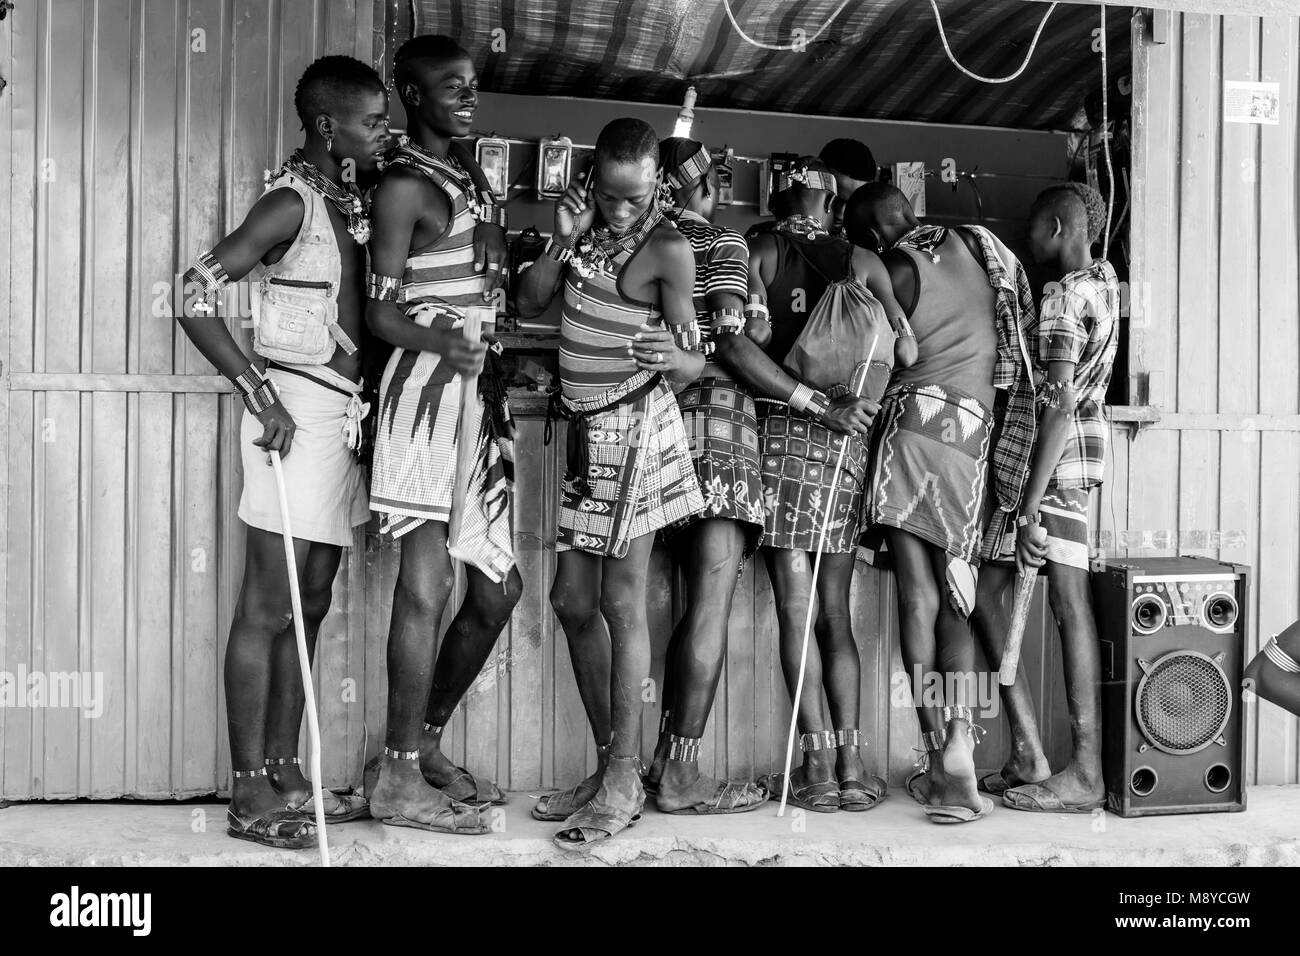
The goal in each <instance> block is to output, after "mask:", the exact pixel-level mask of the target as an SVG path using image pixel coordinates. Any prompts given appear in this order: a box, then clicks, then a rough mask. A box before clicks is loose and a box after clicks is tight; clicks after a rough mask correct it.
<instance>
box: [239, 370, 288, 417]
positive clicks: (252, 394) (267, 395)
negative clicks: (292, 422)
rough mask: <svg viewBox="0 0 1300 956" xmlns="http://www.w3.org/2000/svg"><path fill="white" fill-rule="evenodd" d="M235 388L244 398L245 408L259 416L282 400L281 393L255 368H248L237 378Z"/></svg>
mask: <svg viewBox="0 0 1300 956" xmlns="http://www.w3.org/2000/svg"><path fill="white" fill-rule="evenodd" d="M235 388H237V389H239V391H240V394H241V395H242V396H243V398H244V406H245V407H246V408H247V409H248V410H249V411H250V412H252V413H253V414H254V415H259V414H261V413H262V412H264V411H266V410H267V409H268V408H270V407H271V406H272V405H274V404H275V403H276V402H278V401H279V400H280V392H279V391H278V390H277V389H276V387H275V383H274V382H272V381H271V380H270V379H269V378H262V376H261V375H259V374H258V373H257V370H256V369H254V368H253V366H251V365H250V366H248V368H246V369H244V370H243V371H242V372H240V373H239V375H237V376H236V377H235Z"/></svg>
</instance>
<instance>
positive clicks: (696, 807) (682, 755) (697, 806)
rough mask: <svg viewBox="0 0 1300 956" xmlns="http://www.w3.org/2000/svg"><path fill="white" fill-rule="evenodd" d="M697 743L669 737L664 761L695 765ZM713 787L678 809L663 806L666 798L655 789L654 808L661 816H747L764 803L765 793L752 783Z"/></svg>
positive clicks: (721, 782) (696, 739)
mask: <svg viewBox="0 0 1300 956" xmlns="http://www.w3.org/2000/svg"><path fill="white" fill-rule="evenodd" d="M700 740H701V738H699V737H678V736H677V735H676V734H669V735H668V759H669V760H675V761H677V762H678V763H690V764H698V763H699V761H700ZM702 779H704V780H705V781H708V779H709V778H708V777H702ZM699 782H700V781H699V779H697V780H696V782H695V784H694V785H693V786H698V785H699ZM713 783H714V789H713V794H712V795H711V796H709V797H707V798H705V799H701V800H696V801H694V802H691V803H687V804H684V805H683V806H678V807H673V806H671V804H670V805H668V806H665V800H666V799H668V798H666V797H665V795H664V792H663V789H662V788H660V787H657V788H656V790H655V795H654V796H655V801H656V805H657V806H658V807H659V809H660V811H662V812H663V813H674V814H682V815H696V816H711V815H714V814H722V813H747V812H749V811H750V810H757V809H758V808H759V807H761V806H762V805H763V804H765V803H766V802H767V798H768V793H767V790H766V789H765V788H764V787H761V786H759V785H758V784H756V783H747V782H744V783H742V782H739V781H733V780H715V781H713ZM643 785H644V783H643Z"/></svg>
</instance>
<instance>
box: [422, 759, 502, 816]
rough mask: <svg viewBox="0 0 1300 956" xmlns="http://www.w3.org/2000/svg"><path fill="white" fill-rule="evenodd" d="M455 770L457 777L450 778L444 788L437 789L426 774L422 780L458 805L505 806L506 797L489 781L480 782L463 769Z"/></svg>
mask: <svg viewBox="0 0 1300 956" xmlns="http://www.w3.org/2000/svg"><path fill="white" fill-rule="evenodd" d="M456 770H457V771H458V773H457V775H456V776H455V777H452V779H451V782H450V783H448V784H446V785H445V786H441V787H439V786H438V784H437V783H435V782H434V781H433V780H430V779H429V776H428V775H427V774H426V775H425V777H424V779H425V780H426V781H428V783H429V786H431V787H437V788H438V789H439V790H441V791H442V792H443V793H445V794H446V795H447V796H449V797H451V798H452V799H453V800H455V801H457V802H458V803H471V804H483V805H486V806H494V807H502V806H505V803H506V795H505V794H504V793H502V792H501V788H500V787H498V786H497V785H496V784H495V783H493V782H492V781H491V780H488V781H480V780H479V779H478V778H477V777H475V776H474V775H473V774H472V773H470V772H469V771H468V770H466V769H465V768H464V767H457V768H456Z"/></svg>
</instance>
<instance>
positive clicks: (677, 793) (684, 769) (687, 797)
mask: <svg viewBox="0 0 1300 956" xmlns="http://www.w3.org/2000/svg"><path fill="white" fill-rule="evenodd" d="M767 797H768V795H767V792H766V791H765V790H764V789H763V788H762V787H760V786H758V785H756V784H752V783H748V782H739V781H735V782H733V781H729V780H716V779H714V778H713V777H710V776H708V775H707V774H702V773H700V765H699V764H698V763H686V762H683V761H680V760H669V761H666V762H665V764H664V771H663V776H662V778H661V779H660V781H659V795H658V797H657V798H656V805H657V806H658V807H659V809H660V810H662V811H664V812H665V813H674V812H676V811H678V810H685V809H688V808H690V807H694V806H699V805H703V806H705V807H706V808H714V807H715V805H716V808H715V809H713V810H712V812H714V813H724V812H733V813H735V812H739V811H741V810H745V809H752V808H754V807H759V806H762V805H763V804H764V803H765V802H766V801H767ZM702 812H709V810H704V811H702Z"/></svg>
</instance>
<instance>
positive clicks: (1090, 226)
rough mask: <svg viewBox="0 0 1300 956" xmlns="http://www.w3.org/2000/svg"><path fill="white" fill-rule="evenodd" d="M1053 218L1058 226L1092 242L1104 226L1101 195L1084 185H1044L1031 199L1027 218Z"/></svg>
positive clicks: (1104, 218) (1104, 216) (1104, 215)
mask: <svg viewBox="0 0 1300 956" xmlns="http://www.w3.org/2000/svg"><path fill="white" fill-rule="evenodd" d="M1040 215H1050V216H1056V217H1057V218H1058V219H1060V220H1061V223H1062V225H1064V226H1066V227H1067V228H1069V229H1077V230H1078V231H1079V232H1081V233H1083V234H1084V235H1086V236H1087V237H1088V242H1090V243H1092V242H1096V241H1097V239H1098V237H1099V236H1100V235H1101V231H1102V229H1104V228H1105V226H1106V203H1105V201H1104V200H1103V199H1102V198H1101V193H1099V192H1098V191H1097V190H1095V189H1093V188H1092V187H1091V186H1089V185H1087V184H1086V183H1075V182H1070V183H1059V184H1057V185H1055V186H1048V187H1047V188H1046V189H1044V190H1043V191H1042V192H1040V193H1039V194H1038V196H1037V198H1035V199H1034V204H1033V206H1032V207H1030V210H1029V218H1030V219H1031V220H1032V219H1034V218H1035V217H1037V216H1040Z"/></svg>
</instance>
